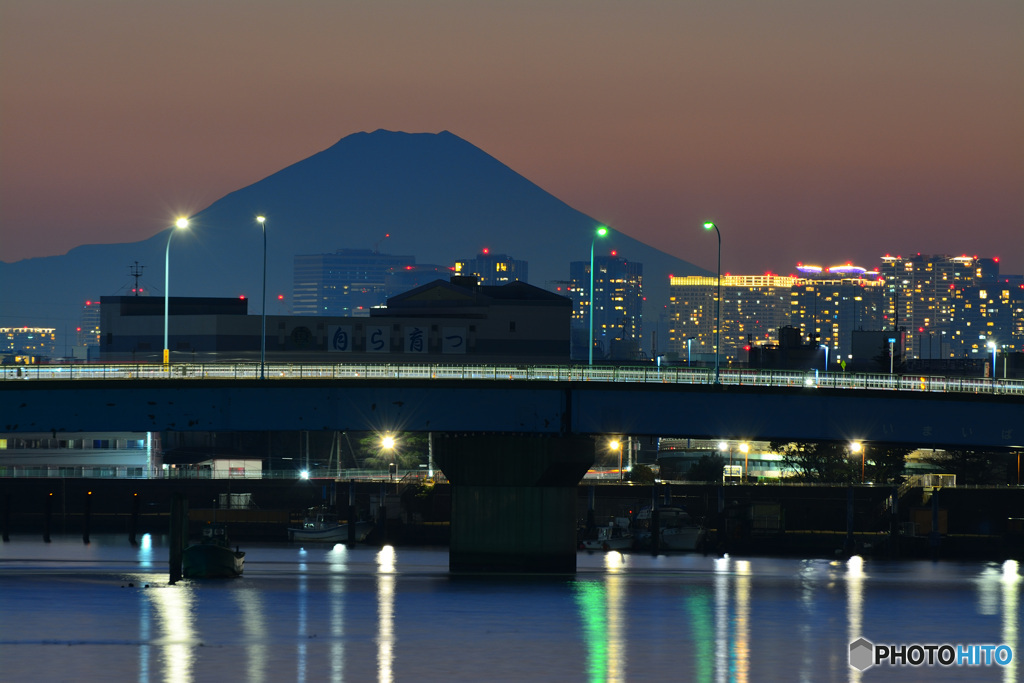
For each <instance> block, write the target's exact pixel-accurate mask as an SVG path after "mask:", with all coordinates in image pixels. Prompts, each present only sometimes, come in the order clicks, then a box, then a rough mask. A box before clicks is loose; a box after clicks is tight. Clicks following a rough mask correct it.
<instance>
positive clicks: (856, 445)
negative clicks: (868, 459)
mask: <svg viewBox="0 0 1024 683" xmlns="http://www.w3.org/2000/svg"><path fill="white" fill-rule="evenodd" d="M850 450H851V451H853V452H854V453H860V483H862V484H863V483H864V445H863V444H862V443H861V442H860V441H853V442H851V443H850Z"/></svg>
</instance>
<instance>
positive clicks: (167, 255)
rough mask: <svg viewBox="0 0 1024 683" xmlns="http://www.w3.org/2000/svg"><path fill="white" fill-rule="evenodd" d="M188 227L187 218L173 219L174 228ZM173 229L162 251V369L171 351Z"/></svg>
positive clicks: (182, 228) (166, 365)
mask: <svg viewBox="0 0 1024 683" xmlns="http://www.w3.org/2000/svg"><path fill="white" fill-rule="evenodd" d="M187 227H188V219H187V218H184V217H182V218H179V219H178V220H176V221H174V228H175V230H184V229H185V228H187ZM175 230H171V232H170V234H169V235H167V249H166V250H165V252H164V369H170V362H171V351H170V348H169V347H168V345H167V318H168V313H169V312H170V297H169V296H168V287H169V286H170V279H171V278H170V271H171V238H172V237H174V232H175Z"/></svg>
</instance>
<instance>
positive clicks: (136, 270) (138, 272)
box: [128, 261, 146, 296]
mask: <svg viewBox="0 0 1024 683" xmlns="http://www.w3.org/2000/svg"><path fill="white" fill-rule="evenodd" d="M145 267H146V266H140V265H139V262H138V261H136V262H135V265H134V266H128V272H129V274H131V276H132V277H133V278H135V287H133V288H132V291H133V292H135V296H138V295H139V291H140V290H139V278H140V277H142V269H143V268H145Z"/></svg>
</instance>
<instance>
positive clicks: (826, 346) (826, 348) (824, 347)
mask: <svg viewBox="0 0 1024 683" xmlns="http://www.w3.org/2000/svg"><path fill="white" fill-rule="evenodd" d="M819 346H821V348H823V349H825V372H828V344H819Z"/></svg>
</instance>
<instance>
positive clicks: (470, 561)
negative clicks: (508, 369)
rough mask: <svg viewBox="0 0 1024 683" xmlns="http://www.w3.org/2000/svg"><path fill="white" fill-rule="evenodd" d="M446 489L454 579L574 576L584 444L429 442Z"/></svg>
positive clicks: (588, 443) (558, 440)
mask: <svg viewBox="0 0 1024 683" xmlns="http://www.w3.org/2000/svg"><path fill="white" fill-rule="evenodd" d="M434 459H435V461H436V462H437V464H438V465H439V466H440V468H441V470H442V471H443V472H444V474H445V476H446V477H447V478H448V481H449V482H451V491H452V515H451V519H452V522H451V546H450V550H449V561H448V566H449V569H450V570H451V571H453V572H524V573H527V572H545V573H550V572H553V573H574V572H575V571H576V544H577V540H576V496H577V487H578V485H579V482H580V480H581V479H582V478H583V475H584V474H586V471H587V470H588V469H589V468H590V466H591V465H593V463H594V440H593V439H592V438H591V437H589V436H535V435H506V434H487V435H468V436H454V435H445V436H435V437H434Z"/></svg>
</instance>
